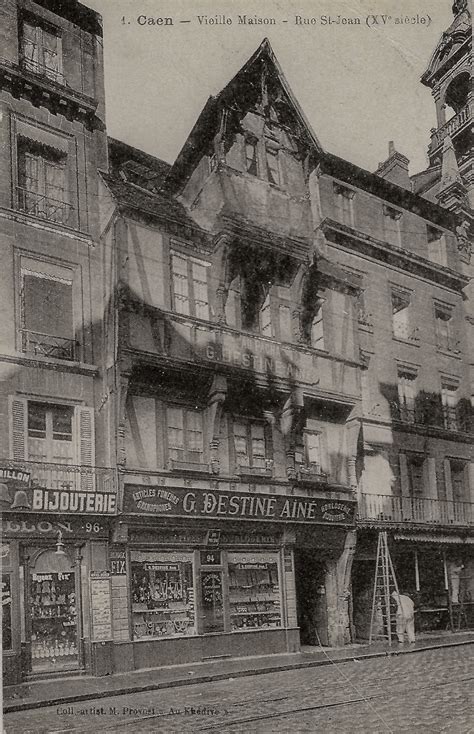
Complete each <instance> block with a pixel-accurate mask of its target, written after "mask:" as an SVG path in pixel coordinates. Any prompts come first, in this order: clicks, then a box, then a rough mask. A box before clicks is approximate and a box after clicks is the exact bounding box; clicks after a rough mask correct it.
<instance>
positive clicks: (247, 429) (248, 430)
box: [234, 421, 269, 469]
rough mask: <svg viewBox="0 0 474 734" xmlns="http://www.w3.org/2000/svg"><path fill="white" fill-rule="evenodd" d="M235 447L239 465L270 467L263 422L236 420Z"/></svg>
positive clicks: (254, 467) (257, 467)
mask: <svg viewBox="0 0 474 734" xmlns="http://www.w3.org/2000/svg"><path fill="white" fill-rule="evenodd" d="M234 449H235V457H236V464H237V466H238V467H248V468H251V469H266V468H268V464H269V457H268V451H267V445H266V437H265V426H264V425H263V423H254V422H251V421H235V422H234Z"/></svg>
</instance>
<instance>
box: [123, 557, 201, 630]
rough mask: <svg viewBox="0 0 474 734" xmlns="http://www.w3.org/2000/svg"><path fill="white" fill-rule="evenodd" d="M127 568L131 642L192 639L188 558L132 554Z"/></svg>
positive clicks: (189, 561)
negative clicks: (130, 580) (131, 625)
mask: <svg viewBox="0 0 474 734" xmlns="http://www.w3.org/2000/svg"><path fill="white" fill-rule="evenodd" d="M131 566H132V590H131V591H132V617H133V637H134V639H135V640H139V639H144V638H150V637H155V638H156V637H174V636H184V635H194V634H195V633H196V626H195V604H194V589H193V565H192V555H191V554H190V553H188V554H185V553H152V552H150V553H147V552H140V551H135V552H132V556H131Z"/></svg>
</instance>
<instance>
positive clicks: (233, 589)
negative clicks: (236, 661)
mask: <svg viewBox="0 0 474 734" xmlns="http://www.w3.org/2000/svg"><path fill="white" fill-rule="evenodd" d="M228 562H229V566H228V567H229V603H230V619H231V629H232V631H236V630H242V629H246V628H262V627H281V594H280V584H279V574H278V557H277V554H276V553H253V554H248V553H229V556H228Z"/></svg>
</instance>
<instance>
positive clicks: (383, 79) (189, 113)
mask: <svg viewBox="0 0 474 734" xmlns="http://www.w3.org/2000/svg"><path fill="white" fill-rule="evenodd" d="M82 1H83V3H84V4H86V5H89V6H90V7H92V8H94V9H95V10H97V11H98V12H100V13H101V15H102V16H103V24H104V58H105V88H106V104H107V108H106V110H107V127H108V133H109V135H111V136H113V137H116V138H118V139H120V140H123V141H124V142H126V143H129V144H130V145H133V146H135V147H137V148H140V149H142V150H144V151H146V152H148V153H151V154H153V155H156V156H158V157H160V158H162V159H164V160H166V161H168V162H173V161H174V159H175V158H176V156H177V154H178V152H179V151H180V149H181V147H182V145H183V144H184V141H185V140H186V137H187V135H188V134H189V132H190V130H191V128H192V127H193V124H194V122H195V120H196V118H197V116H198V114H199V112H200V110H201V109H202V107H203V105H204V104H205V102H206V99H207V98H208V97H209V95H212V94H216V93H217V92H218V91H219V90H220V89H222V87H224V86H225V84H226V83H227V82H228V81H229V80H230V79H231V78H232V77H233V76H234V74H235V73H236V72H237V71H238V70H239V68H240V67H241V66H242V65H243V64H244V63H245V61H246V60H247V59H248V58H249V57H250V56H251V55H252V53H253V52H254V51H255V49H256V48H257V47H258V45H259V44H260V43H261V41H262V40H263V38H265V37H268V39H269V40H270V43H271V45H272V48H273V50H274V52H275V54H276V56H277V58H278V60H279V62H280V65H281V67H282V68H283V71H284V74H285V76H286V78H287V80H288V82H289V84H290V86H291V88H292V90H293V92H294V94H295V95H296V97H297V99H298V101H299V103H300V105H301V107H302V109H303V111H304V113H305V115H306V117H307V119H308V120H309V122H310V124H311V126H312V128H313V130H314V132H315V133H316V136H317V137H318V139H319V141H320V142H321V144H322V146H323V148H324V149H325V150H328V151H330V152H331V153H334V154H336V155H338V156H341V157H342V158H345V159H347V160H349V161H352V162H353V163H356V164H357V165H359V166H361V167H363V168H366V169H368V170H375V169H376V167H377V165H378V163H379V162H380V161H383V160H384V159H386V158H387V155H388V141H389V140H393V141H394V142H395V147H396V149H397V150H399V151H400V152H401V153H403V154H404V155H406V156H407V157H408V158H409V159H410V173H411V174H413V173H415V172H417V171H420V170H422V169H423V168H425V167H426V165H427V157H426V149H427V146H428V143H429V131H430V128H432V127H434V126H435V122H436V118H435V108H434V102H433V100H432V97H431V91H430V90H429V89H428V88H426V87H425V86H423V85H422V84H421V83H420V81H419V80H420V77H421V75H422V74H423V72H424V71H425V69H426V68H427V66H428V63H429V60H430V57H431V54H432V53H433V51H434V48H435V46H436V44H437V42H438V40H439V38H440V36H441V34H442V33H443V31H445V30H446V29H447V27H448V26H449V25H450V23H451V22H452V20H453V15H452V11H451V5H452V1H451V0H345V1H344V0H285V2H282V1H281V0H161V1H160V0H82ZM255 14H257V15H258V16H259V17H261V18H264V17H266V18H274V19H275V20H276V24H275V25H264V24H261V25H249V24H239V23H238V20H239V16H243V15H246V16H247V17H253V16H254V15H255ZM374 15H375V16H376V19H377V21H378V22H377V23H374V21H373V18H372V17H371V16H374ZM140 16H142V17H145V18H146V20H147V22H146V24H145V25H141V24H140V23H139V22H138V20H137V19H138V18H139V17H140ZM204 16H207V17H208V18H215V17H216V16H217V17H218V20H220V21H221V22H220V23H217V24H213V25H211V24H205V23H204V22H202V23H200V22H199V17H201V20H202V21H204ZM223 16H224V17H225V18H226V19H230V20H232V24H228V23H223V22H222V21H223V20H224V18H223ZM297 16H299V17H300V18H301V19H303V18H304V19H312V18H314V19H315V21H316V22H315V23H309V24H303V23H297V22H296V18H297ZM324 16H325V17H326V22H324V20H323V18H324ZM339 16H340V19H341V21H342V18H345V19H356V18H358V19H359V20H360V24H355V23H352V24H349V23H346V24H343V23H342V22H339V23H338V22H337V21H338V17H339ZM368 16H369V21H368V23H369V25H368V24H367V17H368ZM382 16H385V22H384V18H382ZM148 18H155V19H156V18H171V19H172V25H157V24H155V25H149V24H148ZM328 18H330V19H331V20H333V21H335V22H332V23H329V22H328ZM397 18H398V19H400V18H401V19H403V20H404V21H405V20H406V19H408V21H409V22H408V23H406V22H403V23H398V24H396V23H395V20H396V19H397ZM141 19H142V20H143V18H141ZM422 19H424V21H425V22H424V23H423V22H422ZM182 20H185V21H186V20H187V21H190V22H188V23H181V22H179V21H182ZM284 20H286V21H287V22H286V23H284V22H283V21H284ZM413 20H414V21H415V22H412V21H413ZM416 21H417V22H416Z"/></svg>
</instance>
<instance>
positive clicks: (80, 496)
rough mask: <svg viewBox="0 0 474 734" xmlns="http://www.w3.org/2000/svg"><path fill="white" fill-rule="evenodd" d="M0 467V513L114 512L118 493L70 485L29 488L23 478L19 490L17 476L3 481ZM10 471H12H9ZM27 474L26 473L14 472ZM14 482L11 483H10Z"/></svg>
mask: <svg viewBox="0 0 474 734" xmlns="http://www.w3.org/2000/svg"><path fill="white" fill-rule="evenodd" d="M5 471H6V470H2V469H0V484H4V489H3V493H2V494H1V495H0V509H1V511H2V512H19V511H21V512H22V513H23V512H52V513H54V512H56V513H58V512H60V513H63V512H64V513H67V514H68V515H115V514H116V512H117V493H116V492H98V491H83V490H80V489H75V488H69V489H64V490H55V489H45V488H44V487H29V486H28V485H27V484H26V483H25V482H26V480H25V479H24V478H23V484H22V488H21V489H19V481H20V480H19V479H17V480H10V483H8V484H7V483H5V479H4V478H2V472H5ZM9 472H10V473H11V472H12V470H9ZM16 473H17V474H22V475H23V477H27V476H29V475H27V474H26V473H25V472H16ZM12 481H14V486H12V484H11V482H12Z"/></svg>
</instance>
